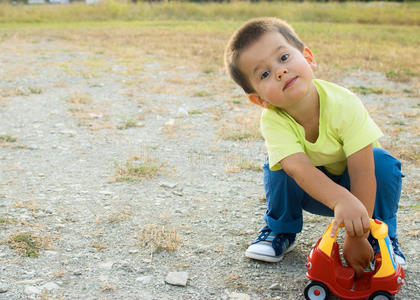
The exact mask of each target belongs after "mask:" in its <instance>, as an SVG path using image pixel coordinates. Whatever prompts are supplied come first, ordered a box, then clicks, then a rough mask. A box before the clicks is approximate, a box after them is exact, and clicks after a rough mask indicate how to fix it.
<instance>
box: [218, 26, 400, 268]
mask: <svg viewBox="0 0 420 300" xmlns="http://www.w3.org/2000/svg"><path fill="white" fill-rule="evenodd" d="M225 66H226V69H227V70H228V73H229V75H230V76H231V78H232V79H233V80H234V81H235V82H236V83H237V84H238V85H240V86H241V87H242V88H243V90H244V91H245V93H247V95H248V98H249V100H251V101H252V102H253V103H255V104H257V105H259V106H261V107H263V108H264V110H263V112H262V115H261V131H262V134H263V136H264V139H265V143H266V146H267V150H268V161H267V162H266V164H265V165H264V167H263V170H264V187H265V191H266V198H267V206H268V208H267V212H266V214H265V216H264V220H265V222H266V224H267V226H265V227H264V228H263V229H261V231H260V234H259V236H258V238H257V239H256V240H255V241H254V242H253V243H252V244H251V245H250V246H249V248H248V249H247V251H246V253H245V255H246V256H247V257H249V258H252V259H257V260H262V261H268V262H277V261H280V260H281V259H282V257H283V254H284V253H286V252H289V251H291V250H292V249H293V247H294V246H295V244H294V242H295V238H296V233H298V232H300V231H301V230H302V209H304V210H306V211H309V212H311V213H315V214H319V215H326V216H333V217H334V219H333V229H332V235H335V234H336V231H337V229H338V226H339V225H340V224H342V223H343V224H344V226H345V230H346V236H345V239H344V246H343V256H344V258H345V260H346V261H347V263H348V264H349V265H350V266H351V267H352V268H353V269H354V270H355V272H356V276H360V275H361V274H362V272H363V269H364V268H365V267H367V266H368V265H369V263H370V261H371V260H372V258H373V250H376V249H377V245H376V246H375V242H376V241H375V240H374V239H373V238H372V237H371V236H370V235H369V218H371V217H374V218H378V219H380V220H383V221H384V222H385V223H386V224H387V225H388V227H389V232H388V233H389V236H390V238H391V241H392V245H393V250H394V254H395V259H396V260H397V261H398V262H399V263H400V264H401V265H402V266H405V257H404V255H403V253H402V252H401V250H400V248H399V244H398V239H397V230H396V227H397V219H396V213H397V210H398V202H399V198H400V193H401V178H402V177H403V175H402V173H401V164H400V162H399V161H398V160H397V159H395V158H394V157H392V156H391V155H390V154H389V153H388V152H386V151H385V150H383V149H381V148H378V142H377V140H378V139H379V138H380V137H381V136H382V132H381V131H380V129H379V128H378V127H377V126H376V124H375V123H374V121H373V120H372V119H371V118H370V116H369V114H368V113H367V111H366V109H365V108H364V106H363V104H362V103H361V102H360V100H359V99H358V98H357V97H356V96H355V95H354V94H352V93H351V92H349V91H348V90H346V89H345V88H343V87H340V86H337V85H335V84H333V83H330V82H327V81H323V80H319V79H315V78H314V74H313V70H315V67H316V62H315V59H314V56H313V54H312V52H311V51H310V50H309V48H307V47H306V46H305V45H304V44H303V43H302V42H301V40H300V39H299V37H298V36H297V35H296V33H295V32H294V31H293V29H292V28H291V27H290V26H289V25H288V24H287V23H285V22H284V21H282V20H279V19H276V18H260V19H252V20H250V21H248V22H247V23H245V24H244V25H243V26H241V27H240V28H239V29H238V30H237V31H236V32H235V33H234V34H233V35H232V37H231V39H230V41H229V43H228V45H227V47H226V51H225ZM372 248H373V249H372Z"/></svg>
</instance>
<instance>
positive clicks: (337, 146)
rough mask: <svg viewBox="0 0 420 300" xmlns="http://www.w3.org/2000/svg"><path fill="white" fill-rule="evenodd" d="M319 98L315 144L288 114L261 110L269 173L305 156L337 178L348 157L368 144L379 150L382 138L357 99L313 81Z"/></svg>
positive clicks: (272, 107) (352, 95) (336, 86)
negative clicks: (296, 155) (292, 158)
mask: <svg viewBox="0 0 420 300" xmlns="http://www.w3.org/2000/svg"><path fill="white" fill-rule="evenodd" d="M314 83H315V86H316V89H317V91H318V94H319V102H320V108H319V109H320V116H319V136H318V139H317V140H316V141H315V143H311V142H309V141H307V140H306V139H305V130H304V128H303V126H301V125H300V124H298V123H297V122H296V121H295V120H294V119H293V118H292V117H291V116H290V115H289V114H287V113H286V112H285V111H283V110H281V109H280V108H277V107H275V106H270V107H269V108H268V109H264V111H263V112H262V115H261V131H262V134H263V137H264V139H265V144H266V146H267V150H268V157H269V164H270V169H271V170H273V171H275V170H280V169H281V165H280V163H279V162H280V161H281V160H282V159H283V158H285V157H287V156H289V155H291V154H294V153H298V152H304V153H305V154H306V155H307V156H308V157H309V159H310V160H311V162H312V164H313V165H314V166H324V167H325V168H326V169H327V171H328V172H330V173H331V174H334V175H339V174H342V173H343V172H344V170H345V169H346V167H347V157H348V156H350V155H351V154H353V153H355V152H357V151H358V150H360V149H362V148H364V147H366V146H367V145H369V144H373V145H374V146H379V143H378V139H379V138H380V137H381V136H382V135H383V134H382V132H381V130H380V129H379V128H378V126H377V125H376V124H375V122H374V121H373V120H372V119H371V118H370V116H369V113H368V112H367V110H366V109H365V107H364V106H363V104H362V102H361V101H360V99H359V98H358V97H357V96H356V95H354V94H353V93H351V92H350V91H349V90H347V89H345V88H343V87H341V86H338V85H336V84H333V83H330V82H327V81H324V80H320V79H315V80H314Z"/></svg>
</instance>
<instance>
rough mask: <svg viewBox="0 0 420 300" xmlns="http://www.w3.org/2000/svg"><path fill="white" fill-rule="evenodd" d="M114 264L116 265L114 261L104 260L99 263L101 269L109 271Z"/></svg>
mask: <svg viewBox="0 0 420 300" xmlns="http://www.w3.org/2000/svg"><path fill="white" fill-rule="evenodd" d="M113 265H114V262H112V261H108V262H104V263H101V264H99V269H102V270H106V271H109V270H111V269H112V266H113Z"/></svg>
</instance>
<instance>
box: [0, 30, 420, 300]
mask: <svg viewBox="0 0 420 300" xmlns="http://www.w3.org/2000/svg"><path fill="white" fill-rule="evenodd" d="M121 47H123V46H121ZM334 80H335V81H336V82H337V83H340V84H343V85H344V86H346V87H349V88H353V89H354V90H355V92H356V93H359V94H360V95H361V98H362V101H363V102H364V103H365V105H366V106H367V108H368V109H369V111H370V112H371V115H372V117H373V118H374V119H375V121H376V122H377V123H378V124H379V125H380V127H381V128H382V129H383V131H384V133H385V134H386V137H384V138H383V140H381V143H382V145H383V146H384V147H385V148H387V149H388V150H390V151H391V153H392V154H394V155H395V156H397V157H398V158H400V159H401V161H402V162H403V170H404V173H405V174H406V177H405V178H404V183H403V184H404V186H403V192H402V197H401V201H400V209H399V214H398V216H399V221H398V222H399V223H398V226H399V234H400V243H401V247H402V249H403V251H404V253H405V254H406V256H407V259H408V268H407V271H406V284H405V286H404V287H403V289H402V291H401V292H400V293H399V294H398V295H397V299H420V296H419V295H420V280H419V278H420V271H419V270H420V265H419V264H420V254H419V251H418V249H419V247H420V242H419V235H420V231H419V228H420V227H419V223H420V221H419V216H420V213H419V212H420V210H419V200H420V198H419V194H420V188H419V184H418V182H419V176H420V172H419V171H420V165H419V134H418V133H419V127H420V121H419V109H420V97H419V91H418V90H413V88H412V87H411V86H412V85H411V83H410V82H392V81H388V80H387V78H386V77H385V76H383V75H382V74H379V73H375V72H364V71H363V70H357V71H352V72H351V73H342V74H339V76H337V77H336V78H334ZM258 115H259V109H258V108H256V107H254V106H252V105H250V104H249V103H248V102H247V100H246V98H245V97H244V96H243V94H242V92H241V91H240V90H239V89H238V88H236V87H235V86H234V85H233V84H232V83H231V82H229V81H228V80H227V78H226V75H225V74H224V73H223V72H222V71H221V70H220V69H218V68H216V69H211V68H207V69H205V70H203V69H200V68H194V67H191V64H190V61H189V57H184V58H183V59H179V58H177V59H176V60H174V59H173V57H171V56H170V55H168V54H167V53H162V52H159V51H150V50H147V51H146V50H143V49H141V48H139V49H135V48H130V47H127V48H126V49H125V50H124V56H122V55H119V53H118V52H115V51H111V50H110V49H108V48H107V47H106V43H98V44H95V45H92V44H91V43H75V42H74V39H71V38H70V39H64V38H62V37H60V36H54V35H51V34H50V35H46V36H31V35H26V37H25V38H22V37H14V36H13V35H9V36H8V37H7V38H3V39H2V41H1V42H0V229H1V230H0V299H8V300H9V299H160V300H161V299H304V297H303V292H302V291H303V288H304V286H305V284H306V282H307V279H306V278H305V271H306V268H305V265H306V257H307V255H308V253H309V250H310V249H311V247H312V245H313V244H314V243H315V242H316V241H317V240H318V238H319V237H320V236H321V234H322V232H323V230H324V229H325V228H326V225H327V224H328V221H329V219H328V218H324V217H318V216H314V215H310V214H305V216H304V220H305V222H304V229H303V232H302V233H301V234H299V235H298V240H297V247H296V249H295V250H294V251H292V252H291V253H290V254H287V255H286V256H285V258H284V260H283V261H282V262H281V263H277V264H267V263H261V262H256V261H251V260H248V259H247V258H245V257H244V251H245V249H246V247H247V245H248V243H249V242H250V241H252V240H253V239H254V238H255V237H256V233H257V231H258V229H259V228H261V227H262V226H263V219H262V216H263V214H264V211H265V200H264V191H263V186H262V172H261V170H260V168H259V166H260V165H262V163H263V162H264V160H265V157H266V151H265V148H264V143H263V141H262V140H261V138H260V137H259V135H258V128H257V127H258ZM19 236H20V237H21V238H22V237H26V240H27V242H25V241H23V240H22V239H21V240H19V239H17V237H19ZM28 240H29V241H28ZM30 250H32V252H30ZM31 253H32V254H31ZM27 256H34V257H27ZM36 256H37V257H36ZM171 272H185V273H187V276H188V277H187V278H188V280H187V283H186V286H174V285H171V284H168V283H165V278H166V276H167V275H168V274H169V273H171ZM185 273H183V274H185ZM181 275H182V274H181ZM181 279H182V278H181ZM331 299H333V297H331Z"/></svg>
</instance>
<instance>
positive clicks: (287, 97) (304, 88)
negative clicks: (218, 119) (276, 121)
mask: <svg viewBox="0 0 420 300" xmlns="http://www.w3.org/2000/svg"><path fill="white" fill-rule="evenodd" d="M315 67H316V63H315V60H314V58H313V56H312V53H311V51H310V50H309V49H308V48H305V50H304V51H303V53H302V52H301V51H300V50H298V49H297V48H295V47H294V46H292V45H291V44H290V43H289V42H288V41H287V40H286V39H285V38H284V37H283V35H281V34H280V33H278V32H267V33H265V34H264V35H263V36H261V38H260V39H258V40H257V41H256V42H254V43H253V44H251V46H249V47H248V48H247V49H245V51H243V52H242V53H241V55H240V57H239V68H240V69H241V71H242V72H244V74H245V75H246V76H247V77H248V79H249V81H250V83H251V85H252V87H253V88H254V89H255V93H252V94H249V95H248V96H249V98H250V100H251V101H252V102H254V103H256V104H258V105H260V106H263V107H266V108H267V107H268V105H269V104H272V105H274V106H277V107H279V108H282V109H285V110H286V111H288V110H289V109H293V107H294V106H296V105H298V104H299V103H300V102H301V101H300V100H302V99H304V98H305V97H310V94H311V93H313V92H314V91H315V86H314V85H313V83H312V79H313V78H314V75H313V70H314V69H315Z"/></svg>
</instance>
